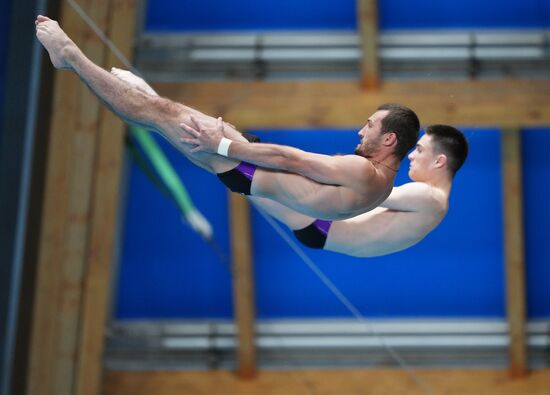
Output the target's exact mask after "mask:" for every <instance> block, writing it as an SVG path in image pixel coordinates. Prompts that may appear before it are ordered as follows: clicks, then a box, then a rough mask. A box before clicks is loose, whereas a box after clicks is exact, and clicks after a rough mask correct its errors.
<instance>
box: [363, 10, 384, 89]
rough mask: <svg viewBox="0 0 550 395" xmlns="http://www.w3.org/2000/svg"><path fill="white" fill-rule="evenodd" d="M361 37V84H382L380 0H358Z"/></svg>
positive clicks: (377, 85)
mask: <svg viewBox="0 0 550 395" xmlns="http://www.w3.org/2000/svg"><path fill="white" fill-rule="evenodd" d="M357 16H358V25H359V37H360V39H361V54H362V55H361V86H362V87H363V88H365V89H369V90H371V89H378V87H379V86H380V75H379V67H378V64H379V59H378V0H357Z"/></svg>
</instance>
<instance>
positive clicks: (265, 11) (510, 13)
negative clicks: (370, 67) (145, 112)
mask: <svg viewBox="0 0 550 395" xmlns="http://www.w3.org/2000/svg"><path fill="white" fill-rule="evenodd" d="M355 9H356V1H355V0H279V1H257V0H232V1H227V0H206V1H204V0H186V1H173V0H155V1H149V2H148V8H147V18H146V24H145V27H146V30H147V31H163V30H176V31H195V30H208V31H212V30H256V31H262V30H284V29H290V30H294V29H296V30H310V29H313V30H315V29H337V30H339V29H345V30H355V29H356V26H357V18H356V12H355ZM379 21H380V22H379V25H380V29H381V30H386V29H432V28H508V27H527V28H548V27H550V2H549V1H547V0H522V1H518V0H503V1H499V2H494V1H489V0H481V1H480V0H461V1H441V0H425V1H407V0H381V1H380V2H379Z"/></svg>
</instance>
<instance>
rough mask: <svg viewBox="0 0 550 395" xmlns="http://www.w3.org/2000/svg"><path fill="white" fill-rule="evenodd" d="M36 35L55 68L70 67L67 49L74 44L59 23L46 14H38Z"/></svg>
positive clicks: (74, 46)
mask: <svg viewBox="0 0 550 395" xmlns="http://www.w3.org/2000/svg"><path fill="white" fill-rule="evenodd" d="M34 23H35V25H36V37H37V38H38V40H39V41H40V42H41V43H42V45H43V46H44V48H46V50H47V51H48V54H49V55H50V60H51V61H52V64H53V66H54V67H55V68H56V69H70V68H71V66H70V64H69V62H68V59H67V52H68V51H67V49H69V48H76V49H77V47H76V45H75V43H74V42H72V40H71V39H70V38H69V36H67V34H65V32H64V31H63V30H61V28H60V27H59V24H58V23H57V22H56V21H54V20H52V19H50V18H48V17H47V16H42V15H38V17H37V18H36V21H35V22H34Z"/></svg>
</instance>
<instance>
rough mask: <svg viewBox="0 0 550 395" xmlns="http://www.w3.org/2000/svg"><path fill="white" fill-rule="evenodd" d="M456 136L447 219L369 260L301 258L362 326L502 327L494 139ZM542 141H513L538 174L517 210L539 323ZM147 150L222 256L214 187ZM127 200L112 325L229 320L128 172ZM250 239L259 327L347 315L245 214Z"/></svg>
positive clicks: (321, 146) (218, 273)
mask: <svg viewBox="0 0 550 395" xmlns="http://www.w3.org/2000/svg"><path fill="white" fill-rule="evenodd" d="M464 131H465V133H466V135H467V137H468V139H469V141H470V145H471V151H470V155H469V157H468V160H467V162H466V163H465V165H464V167H463V168H462V169H461V170H460V172H459V173H458V175H457V177H456V179H455V183H454V186H453V190H452V194H451V202H450V210H449V214H448V215H447V217H446V218H445V220H444V221H443V222H442V223H441V225H440V226H439V227H438V228H437V229H436V230H434V231H433V232H432V233H431V234H430V235H428V237H426V239H424V240H423V241H422V242H421V243H420V244H418V245H416V246H414V247H412V248H410V249H408V250H406V251H402V252H398V253H396V254H392V255H388V256H385V257H378V258H352V257H347V256H343V255H339V254H334V253H330V252H325V251H314V250H309V249H307V250H306V253H307V254H308V255H309V256H310V257H311V258H312V259H313V261H314V262H316V263H317V264H318V265H319V267H320V268H321V270H323V271H324V272H325V273H326V274H327V276H328V277H329V278H330V279H331V280H332V281H334V283H335V284H336V285H337V286H338V288H340V289H341V291H342V292H343V293H344V294H345V295H346V296H347V297H348V298H350V300H351V301H352V302H353V303H354V304H356V305H357V306H358V308H359V309H360V310H361V312H362V313H363V314H365V315H366V316H370V317H442V316H443V317H461V316H467V317H504V315H505V311H504V309H505V307H504V306H505V305H504V278H503V268H504V261H503V242H502V237H503V231H502V227H503V223H502V209H503V208H502V203H501V190H502V183H501V180H502V174H501V167H500V133H499V131H498V130H496V129H486V128H485V129H479V128H477V129H471V128H467V129H464ZM256 133H257V134H259V135H261V137H262V139H263V140H264V141H270V142H275V143H285V144H289V145H293V146H297V147H300V148H302V149H307V150H311V151H316V152H324V153H327V154H334V153H342V152H349V151H350V147H354V146H355V144H356V143H357V136H356V132H355V131H349V130H337V131H335V130H321V131H315V130H293V131H260V132H256ZM545 136H550V135H549V134H543V133H541V132H540V131H529V132H527V133H526V134H525V140H526V141H525V153H524V155H525V157H526V163H525V171H526V173H528V172H530V169H531V168H532V167H536V168H538V169H539V170H538V171H539V172H540V174H538V173H535V174H534V175H533V176H531V177H526V178H525V182H526V196H525V203H526V207H538V209H537V210H535V211H533V212H531V211H529V209H526V217H527V219H526V232H527V237H528V240H529V242H528V245H527V249H528V254H527V256H528V272H529V273H528V277H529V286H528V289H529V314H530V316H532V317H541V316H549V315H550V307H549V306H550V303H548V301H549V300H550V291H549V287H546V286H545V285H544V283H545V279H547V278H548V275H547V274H548V267H547V266H548V264H547V262H549V260H548V259H547V258H546V257H547V255H548V254H549V247H548V243H542V242H540V239H541V238H542V237H544V236H543V234H541V232H540V229H544V227H542V226H541V225H540V223H539V221H540V222H542V221H544V219H545V217H544V215H546V216H548V209H546V214H544V208H545V207H546V206H545V205H539V204H537V202H533V199H544V196H548V193H547V192H548V191H547V189H548V187H544V183H543V186H542V188H543V189H542V190H541V187H540V181H541V179H540V178H542V179H544V178H545V177H546V178H548V174H550V172H548V171H546V170H547V169H545V166H540V165H539V164H533V165H531V164H530V163H529V161H528V158H529V159H531V158H533V159H535V160H541V159H540V158H542V156H539V155H537V153H536V152H533V153H532V151H533V150H537V149H538V150H541V149H542V148H540V147H544V146H545V144H544V141H538V140H537V138H539V137H543V138H544V137H545ZM159 141H160V142H161V144H163V145H164V148H165V149H166V151H167V152H168V154H169V156H170V160H171V161H172V162H173V164H174V165H175V167H176V169H177V170H178V172H179V174H180V176H181V178H182V179H183V181H184V182H185V184H186V186H187V188H188V189H189V191H190V193H191V194H192V196H193V199H194V200H195V202H196V204H197V206H198V207H199V209H200V210H201V211H203V213H205V215H206V216H207V217H208V219H209V220H210V221H211V222H212V224H213V226H214V229H215V232H216V238H217V240H218V241H219V243H220V244H221V246H222V249H223V250H224V251H226V252H227V251H228V249H229V247H228V245H229V243H228V238H229V235H228V223H227V194H226V191H225V189H224V187H223V186H222V185H221V184H220V183H219V182H218V181H217V179H216V178H215V177H214V176H212V175H209V174H208V173H206V172H205V171H203V170H200V169H198V168H196V167H194V166H193V165H191V164H189V163H188V162H187V160H186V159H185V158H184V157H183V156H181V155H179V154H178V153H177V152H175V150H174V149H173V148H172V147H171V146H169V145H168V144H166V143H165V142H164V140H162V139H159ZM537 158H539V159H537ZM546 166H547V165H546ZM407 168H408V162H407V161H405V162H404V163H403V164H402V166H401V170H400V172H399V175H398V180H397V184H401V183H404V182H407V181H408V179H407V176H406V169H407ZM532 184H533V185H536V188H537V190H536V191H533V190H532V188H533V186H532ZM546 185H550V184H548V183H546ZM545 191H546V193H545ZM129 196H131V198H130V199H129V200H128V207H127V213H126V216H127V218H126V228H125V235H124V241H123V251H122V252H123V254H122V255H123V259H122V262H121V275H120V277H119V286H118V292H119V295H118V299H117V301H118V302H117V309H116V311H117V317H118V318H205V317H209V318H227V317H231V316H232V307H231V300H232V295H231V278H230V273H229V270H228V268H227V266H226V265H227V264H226V263H224V262H223V261H221V260H220V259H219V258H218V257H217V255H216V254H215V253H214V252H213V251H212V250H211V249H210V248H209V247H208V246H207V245H206V244H205V243H204V242H203V241H202V240H201V239H200V238H198V237H197V236H196V235H195V234H194V233H193V232H191V231H190V230H189V229H188V228H187V227H186V226H185V225H184V224H182V223H181V222H180V220H179V217H178V213H177V210H176V209H175V207H173V206H172V205H171V204H170V203H169V202H168V201H167V200H166V199H165V198H164V197H163V196H162V195H161V194H160V193H159V192H157V191H156V190H155V189H154V188H152V187H151V185H150V184H149V182H148V181H147V180H146V179H145V178H144V177H143V175H142V174H141V173H140V172H139V170H138V169H133V170H132V172H131V178H130V185H129ZM541 209H542V211H541ZM533 221H535V222H533ZM252 229H253V241H254V260H255V276H256V293H257V300H256V302H257V309H258V316H259V317H260V318H282V317H348V316H350V314H349V312H348V311H347V310H346V309H345V308H344V307H343V306H342V305H341V304H340V303H339V302H338V301H337V300H336V298H335V297H334V296H333V295H332V294H331V293H330V291H329V290H328V289H327V288H326V287H325V286H324V285H323V284H322V283H321V282H320V281H319V279H317V278H316V276H315V275H314V274H313V272H311V271H310V270H309V268H307V266H305V265H304V264H303V263H302V262H301V261H300V259H299V258H298V257H297V256H296V254H295V253H294V252H293V251H292V250H291V249H290V248H289V247H288V246H287V245H286V243H285V242H284V241H283V240H282V239H281V238H280V237H279V236H278V235H277V234H276V233H275V232H274V230H273V229H271V227H270V225H269V224H267V222H265V220H264V219H263V218H262V217H261V215H259V214H258V213H257V212H256V211H255V210H253V215H252ZM537 237H538V239H537ZM545 274H546V275H545Z"/></svg>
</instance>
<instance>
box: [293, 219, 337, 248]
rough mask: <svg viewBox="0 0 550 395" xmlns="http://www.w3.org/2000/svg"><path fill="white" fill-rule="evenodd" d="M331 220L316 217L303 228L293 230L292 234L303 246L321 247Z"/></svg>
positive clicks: (324, 241)
mask: <svg viewBox="0 0 550 395" xmlns="http://www.w3.org/2000/svg"><path fill="white" fill-rule="evenodd" d="M331 225H332V221H326V220H324V219H316V220H315V221H314V222H312V223H311V224H310V225H308V226H306V227H305V228H303V229H298V230H295V231H293V232H294V236H296V238H297V239H298V240H299V241H300V242H301V243H302V244H303V245H305V246H307V247H310V248H316V249H323V248H324V247H325V243H326V241H327V236H328V232H329V230H330V226H331Z"/></svg>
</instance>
